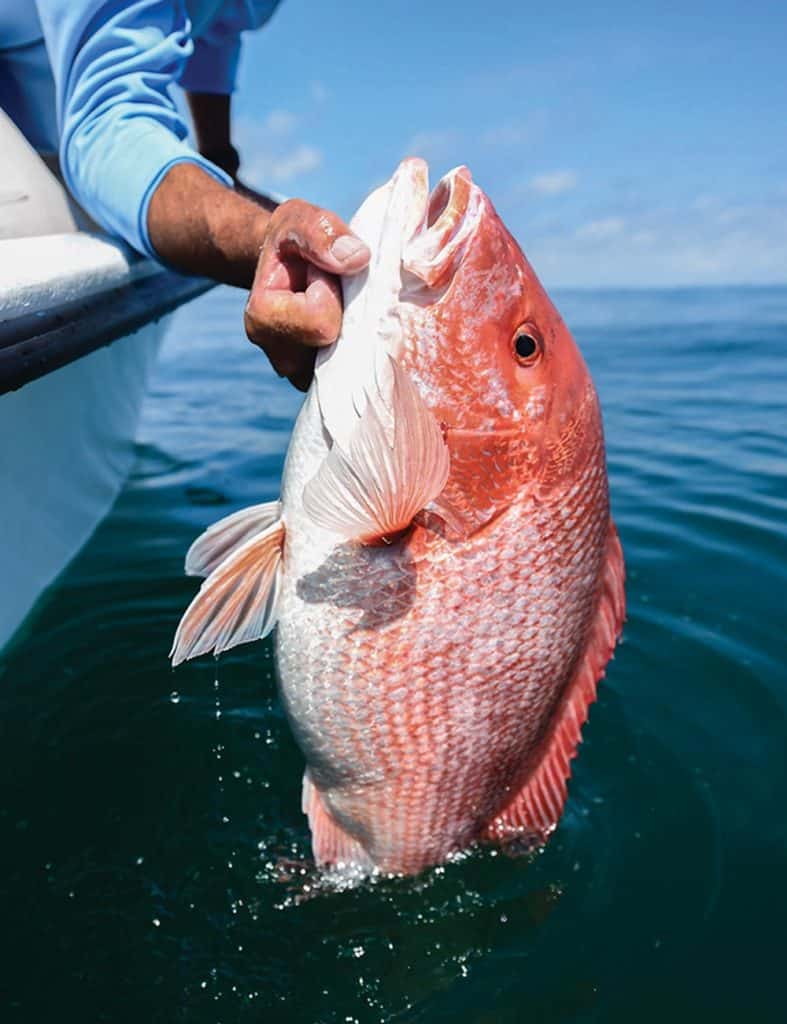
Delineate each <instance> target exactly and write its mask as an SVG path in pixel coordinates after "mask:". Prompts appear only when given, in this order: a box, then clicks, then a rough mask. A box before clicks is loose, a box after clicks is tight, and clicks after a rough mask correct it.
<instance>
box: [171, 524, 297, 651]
mask: <svg viewBox="0 0 787 1024" xmlns="http://www.w3.org/2000/svg"><path fill="white" fill-rule="evenodd" d="M283 543H284V524H283V523H282V522H281V520H280V519H277V520H276V521H275V522H274V523H271V525H270V526H269V527H268V528H267V529H265V530H263V531H262V533H258V534H256V535H255V536H253V537H251V538H250V539H249V540H246V541H245V542H244V543H242V544H241V545H240V547H237V548H236V549H235V550H234V551H233V552H232V554H231V555H229V557H227V558H225V559H224V561H223V562H221V564H220V565H219V566H218V567H217V568H216V569H214V570H213V572H212V573H211V574H210V576H208V578H207V579H206V580H205V582H204V583H203V584H202V586H201V587H200V589H199V592H198V593H197V596H196V597H195V598H194V600H193V601H192V602H191V604H190V605H189V606H188V608H187V609H186V611H185V614H184V615H183V618H182V619H181V620H180V625H179V626H178V629H177V632H176V633H175V639H174V641H173V644H172V650H171V652H170V657H171V658H172V664H173V665H179V664H180V663H181V662H182V661H186V660H187V659H188V658H196V657H197V656H198V655H200V654H207V653H208V652H210V651H212V652H213V653H214V654H220V653H221V652H222V651H226V650H228V649H229V648H230V647H236V646H237V645H238V644H247V643H251V642H252V641H253V640H259V639H260V638H261V637H264V636H267V634H268V633H270V631H271V630H272V629H273V627H274V625H275V624H276V600H277V596H278V589H279V578H280V572H281V568H280V567H281V552H282V545H283Z"/></svg>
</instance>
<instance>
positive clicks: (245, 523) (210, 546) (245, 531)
mask: <svg viewBox="0 0 787 1024" xmlns="http://www.w3.org/2000/svg"><path fill="white" fill-rule="evenodd" d="M280 515H281V502H279V501H268V502H266V503H265V504H264V505H251V506H250V507H249V508H242V509H241V510H240V511H239V512H233V513H232V515H231V516H225V517H224V518H223V519H219V521H218V522H217V523H214V524H213V525H212V526H209V527H208V528H207V530H206V531H205V532H204V533H202V534H200V536H199V537H197V539H196V540H195V541H194V543H193V544H192V545H191V547H190V548H189V550H188V553H187V554H186V575H187V576H210V574H211V573H212V572H213V570H214V569H216V568H217V567H218V566H219V565H220V564H221V563H222V562H223V561H224V559H225V558H229V556H230V555H231V554H233V552H235V551H237V550H238V548H239V547H240V546H241V545H242V544H245V543H246V541H247V540H248V539H249V538H250V537H254V536H255V534H258V533H262V531H263V530H267V529H268V527H269V526H271V524H273V523H275V522H276V520H277V519H278V518H279V516H280Z"/></svg>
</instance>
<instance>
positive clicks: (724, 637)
mask: <svg viewBox="0 0 787 1024" xmlns="http://www.w3.org/2000/svg"><path fill="white" fill-rule="evenodd" d="M556 298H557V302H558V305H559V306H560V308H561V310H562V312H563V313H564V316H565V318H566V319H567V321H568V322H569V324H570V326H571V327H572V329H573V330H574V333H575V335H576V337H577V340H578V341H579V343H580V346H581V347H582V349H583V351H584V353H585V356H586V359H587V361H588V363H589V365H590V367H591V370H592V371H593V374H594V377H595V380H596V384H597V387H598V389H599V392H600V395H601V399H602V404H603V407H604V414H605V423H606V433H607V448H608V456H609V466H610V478H611V489H612V500H613V510H614V515H615V518H616V520H617V523H618V526H619V529H620V534H621V537H622V541H623V545H624V549H625V552H626V557H627V563H628V573H629V581H628V602H629V613H628V621H627V624H626V629H625V638H624V642H623V644H622V645H621V646H620V647H619V649H618V653H617V656H616V658H615V660H614V661H613V663H612V664H611V666H610V669H609V672H608V675H607V679H606V680H605V681H604V683H603V684H602V686H601V688H600V693H599V700H598V703H597V704H596V705H595V706H594V708H593V710H592V714H591V718H590V722H589V724H588V726H587V727H586V729H585V733H584V736H585V740H584V743H583V745H582V748H581V751H580V756H579V758H578V760H577V761H575V762H574V777H573V780H572V782H571V786H570V795H569V800H568V805H567V809H566V813H565V816H564V818H563V820H562V823H561V825H560V827H559V829H558V831H557V832H556V834H555V835H554V837H553V838H552V840H551V842H550V843H549V844H548V845H547V847H546V848H545V850H544V851H543V852H542V853H540V854H537V855H535V856H533V857H531V858H526V857H510V856H503V855H497V856H496V855H495V854H494V852H492V851H489V850H487V851H485V852H478V853H475V854H473V855H471V856H469V857H467V858H465V859H463V860H461V861H460V862H458V863H454V864H451V865H448V866H446V867H444V868H438V869H435V870H432V871H430V872H427V873H426V874H424V875H423V876H421V877H419V878H417V879H397V880H386V881H380V882H377V883H375V884H371V883H367V884H364V885H361V886H360V887H357V888H354V889H349V890H347V891H336V890H335V889H334V890H331V889H326V888H325V887H324V886H321V884H320V883H319V880H317V879H315V878H314V877H313V876H312V875H311V874H309V873H308V869H307V868H306V867H304V863H305V862H306V861H307V858H308V855H309V840H308V833H307V825H306V820H305V818H304V817H303V816H302V814H301V812H300V782H301V773H302V767H303V765H302V760H301V757H300V754H299V752H298V750H297V748H296V747H295V745H294V743H293V740H292V738H291V736H290V734H289V731H288V728H287V725H286V723H285V721H284V719H283V717H282V713H281V710H280V708H279V705H278V703H277V698H276V691H275V682H274V677H273V666H272V661H271V653H270V646H269V644H268V643H267V642H263V643H260V644H256V645H253V646H250V647H245V648H241V649H239V650H236V651H234V652H231V653H230V654H228V655H226V656H224V657H222V658H221V660H220V661H219V662H218V663H216V662H214V661H213V660H211V659H202V660H200V661H198V662H196V663H190V664H188V665H186V666H184V667H182V668H181V669H179V670H178V671H176V672H174V673H173V672H172V671H171V670H170V668H169V666H168V662H167V652H168V650H169V644H170V641H171V638H172V634H173V631H174V629H175V626H176V624H177V621H178V618H179V615H180V613H181V612H182V610H183V609H184V608H185V606H186V604H187V602H188V600H189V599H190V596H191V594H192V593H193V590H194V582H193V581H190V580H187V579H185V578H184V577H183V575H182V560H183V555H184V553H185V551H186V548H187V547H188V545H189V543H190V541H191V540H192V539H193V537H194V536H195V535H196V534H197V533H198V532H199V531H200V530H201V529H203V528H204V527H205V526H206V525H207V524H209V523H210V522H212V521H213V520H215V519H217V518H219V517H220V516H222V515H224V514H226V513H228V512H229V511H232V510H233V509H236V508H239V507H241V506H243V505H246V504H250V503H253V502H259V501H263V500H266V499H271V498H273V497H275V496H276V494H277V488H278V481H279V475H280V471H281V467H282V461H283V456H284V452H285V448H286V445H287V442H288V437H289V433H290V429H291V426H292V422H293V417H294V416H295V413H296V411H297V408H298V405H299V402H300V396H298V395H297V394H296V393H295V392H294V391H292V390H290V389H289V388H288V386H287V385H285V384H283V383H282V382H280V381H278V380H277V378H276V377H275V376H274V375H273V374H272V372H271V371H270V370H269V369H268V367H267V364H266V363H265V360H264V358H263V357H262V356H261V355H260V354H259V353H258V352H257V351H256V350H254V349H253V348H252V347H251V346H249V345H248V344H247V343H246V342H245V340H244V339H243V337H242V332H241V327H240V324H241V310H242V301H243V296H242V295H241V294H240V293H238V292H233V291H230V290H217V291H215V292H214V293H212V294H211V295H208V296H206V297H204V298H202V299H200V300H198V301H197V302H195V303H194V304H193V305H191V306H190V307H189V308H187V309H185V310H182V311H180V312H179V313H178V314H177V316H176V317H175V319H174V321H173V324H172V327H171V329H170V331H169V335H168V338H167V341H166V344H165V348H164V351H163V354H162V358H161V361H160V363H159V366H158V368H157V370H156V372H155V377H154V380H153V382H152V388H151V392H150V396H149V399H148V401H147V404H146V406H145V408H144V412H143V419H142V423H141V426H140V432H139V439H138V445H137V452H138V458H137V462H136V468H135V470H134V472H133V475H132V477H131V478H130V480H129V481H128V484H127V486H126V487H125V489H124V491H123V493H122V495H121V496H120V499H119V500H118V502H117V504H116V506H115V508H114V510H113V511H112V513H111V515H110V516H109V517H108V519H107V520H106V521H105V522H104V523H103V524H102V525H101V526H100V528H99V529H98V531H97V532H96V534H95V535H94V537H93V538H92V540H91V541H90V543H89V544H88V545H87V547H86V548H85V549H84V551H83V552H82V553H81V554H80V555H79V557H78V558H77V559H76V560H75V562H74V563H73V564H72V565H71V567H70V568H69V569H68V570H67V571H66V573H65V574H64V575H63V577H62V578H61V579H60V580H59V581H58V583H57V584H56V585H55V586H54V587H53V588H52V590H51V592H50V593H49V594H48V595H47V598H46V600H45V601H43V602H42V604H41V605H40V607H39V608H38V609H37V611H36V612H35V614H34V615H33V617H32V618H31V619H30V620H29V621H28V623H27V625H26V627H25V628H24V630H23V632H22V633H21V635H20V636H19V637H18V639H17V640H16V642H15V643H14V644H13V645H12V647H11V648H10V649H9V650H7V651H6V652H5V654H4V655H3V656H2V660H0V737H1V739H2V742H0V894H1V895H0V909H1V911H2V923H1V925H0V928H1V929H2V931H1V932H0V934H2V943H1V946H2V948H1V950H0V1007H1V1009H0V1019H2V1021H3V1022H6V1021H8V1022H39V1021H41V1022H43V1021H46V1022H49V1021H53V1020H64V1021H72V1020H73V1021H80V1022H84V1024H94V1022H112V1024H123V1022H127V1021H128V1022H134V1024H141V1022H146V1024H148V1022H155V1024H157V1022H162V1024H163V1022H167V1024H176V1022H180V1021H183V1022H194V1024H202V1022H205V1024H207V1022H211V1024H234V1022H243V1024H245V1022H258V1021H259V1022H265V1024H278V1022H287V1024H290V1022H308V1024H334V1022H336V1024H339V1022H342V1024H366V1022H386V1024H387V1022H391V1024H393V1022H396V1024H411V1022H412V1024H415V1022H424V1024H438V1022H449V1021H450V1022H457V1024H465V1022H467V1024H470V1022H472V1024H514V1022H519V1021H525V1022H542V1021H543V1022H547V1021H548V1022H574V1021H583V1022H584V1021H598V1022H621V1024H623V1022H627V1024H628V1022H631V1021H638V1022H650V1021H665V1020H670V1021H692V1022H699V1021H708V1022H711V1021H713V1022H719V1021H733V1020H734V1021H740V1020H746V1021H756V1022H762V1021H777V1020H779V1021H781V1020H784V1019H785V1017H784V1014H785V1011H784V1005H783V1003H784V1000H783V994H782V990H783V976H784V956H785V952H786V951H787V933H786V930H785V929H786V927H787V926H786V925H785V911H786V910H787V821H786V820H785V819H786V814H785V809H786V808H787V668H785V647H786V646H787V612H786V611H785V605H786V603H787V599H786V596H785V595H786V594H787V525H785V524H786V521H787V479H786V475H787V441H785V428H786V427H787V289H726V290H721V289H718V290H680V291H648V292H598V293H590V292H568V293H562V294H558V295H557V296H556ZM56 514H57V510H56V509H53V515H56ZM304 872H306V873H305V874H304ZM306 886H308V889H306V888H305V887H306Z"/></svg>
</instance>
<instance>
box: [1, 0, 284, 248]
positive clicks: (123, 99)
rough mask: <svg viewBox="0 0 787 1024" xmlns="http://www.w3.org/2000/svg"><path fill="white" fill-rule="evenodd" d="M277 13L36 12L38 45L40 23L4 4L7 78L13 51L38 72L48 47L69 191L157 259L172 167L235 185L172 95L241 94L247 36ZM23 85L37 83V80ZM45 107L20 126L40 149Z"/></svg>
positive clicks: (44, 7) (57, 4)
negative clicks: (193, 140)
mask: <svg viewBox="0 0 787 1024" xmlns="http://www.w3.org/2000/svg"><path fill="white" fill-rule="evenodd" d="M277 3H278V0H187V2H184V0H108V2H107V0H103V2H102V0H37V9H38V16H39V18H40V29H39V30H38V38H36V37H35V36H36V33H35V19H32V20H31V16H30V11H29V10H27V11H24V12H21V13H19V14H18V15H17V13H16V11H15V10H14V8H19V7H20V6H23V5H20V0H0V68H1V67H2V64H3V49H4V48H6V47H7V48H9V49H8V50H7V55H8V56H9V58H14V59H17V60H18V59H19V58H20V55H21V57H22V58H24V59H25V60H27V61H28V62H29V63H31V62H32V63H34V62H35V61H36V60H37V61H38V62H39V63H40V61H42V60H43V59H44V57H43V50H42V44H41V36H43V40H44V42H45V44H46V54H47V55H48V60H49V64H50V65H51V69H52V74H53V76H54V85H55V93H54V103H55V106H56V112H57V123H58V126H59V133H60V142H59V151H60V163H61V167H62V170H63V175H64V177H65V179H66V183H67V185H68V187H69V189H70V190H71V192H72V193H73V195H74V196H75V198H76V199H77V200H78V201H79V202H80V203H81V204H82V206H84V208H85V209H86V210H87V211H88V212H89V213H90V214H91V216H92V217H93V218H94V219H95V220H97V221H98V222H99V223H100V224H102V225H103V226H104V227H105V228H107V230H108V231H110V232H112V233H114V234H117V235H120V236H121V237H122V238H124V239H126V241H128V242H129V243H130V244H131V245H133V246H134V247H135V248H136V249H139V250H140V251H141V252H144V253H146V254H148V255H150V256H155V255H156V254H155V252H154V250H153V248H152V245H151V243H150V238H149V236H148V231H147V209H148V203H149V201H150V198H151V196H152V194H153V192H154V191H155V189H156V186H157V185H158V184H159V182H160V181H161V179H162V177H163V176H164V175H165V174H166V172H167V171H168V170H169V169H170V168H171V167H172V166H173V165H174V164H176V163H181V162H184V161H186V162H190V163H195V164H198V165H200V166H201V167H203V168H204V169H205V170H206V171H207V172H208V173H210V174H212V175H214V177H216V178H218V179H219V180H221V181H224V182H226V183H227V184H230V183H231V181H230V179H229V177H228V176H227V175H226V174H225V173H224V172H223V171H221V170H220V169H219V168H218V167H216V166H215V165H214V164H212V163H210V161H208V160H206V159H205V158H204V157H202V156H200V155H199V154H198V153H196V152H195V151H194V150H193V149H192V148H191V147H190V146H189V144H188V142H187V141H186V136H187V133H188V129H187V127H186V124H185V123H184V121H183V118H182V117H181V115H180V113H179V111H178V109H177V107H176V106H175V104H174V102H173V100H172V98H171V96H170V94H169V87H170V86H171V85H172V84H173V83H175V82H177V83H179V84H180V85H182V86H183V87H184V88H186V89H189V90H191V91H194V92H213V93H229V92H231V91H232V89H233V87H234V84H235V73H236V70H237V64H238V56H239V52H240V36H241V32H243V31H245V30H247V29H253V28H257V27H259V26H260V25H262V24H263V23H264V22H265V21H267V20H268V18H269V17H270V16H271V14H272V13H273V11H274V9H275V7H276V5H277ZM31 36H32V37H33V38H31ZM25 78H27V79H28V80H30V81H31V82H32V81H33V76H32V75H29V74H28V73H25ZM22 85H24V82H23V83H22ZM0 89H3V77H2V74H0ZM3 91H8V90H5V89H3ZM17 92H18V93H19V92H20V90H19V89H17ZM37 99H38V107H37V108H36V106H35V103H33V104H32V112H31V100H30V97H26V102H25V109H24V110H23V111H21V114H22V115H24V117H23V118H22V120H23V121H24V119H26V120H27V124H25V123H21V124H20V127H22V129H23V131H25V133H26V134H27V135H28V137H29V138H31V141H33V142H34V144H40V140H37V139H36V138H34V137H31V136H35V135H36V129H38V133H37V134H38V135H39V136H40V135H41V134H43V132H42V124H43V122H44V121H45V120H46V118H47V117H48V115H49V112H47V111H45V110H44V109H43V107H44V106H45V105H46V102H47V99H46V97H45V96H44V94H43V92H42V93H41V94H40V96H39V97H38V98H37ZM11 101H12V104H11V109H7V108H6V107H5V104H6V100H5V99H4V97H3V95H2V92H0V105H3V106H4V108H5V109H7V113H8V114H9V115H10V116H11V117H14V118H15V111H14V109H13V95H12V96H11ZM49 102H51V101H49ZM36 111H37V112H38V113H39V114H40V123H39V124H38V125H37V124H36V117H35V115H36ZM15 119H16V120H17V123H20V119H18V118H15Z"/></svg>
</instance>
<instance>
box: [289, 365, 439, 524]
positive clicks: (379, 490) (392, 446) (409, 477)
mask: <svg viewBox="0 0 787 1024" xmlns="http://www.w3.org/2000/svg"><path fill="white" fill-rule="evenodd" d="M388 370H389V373H388V380H387V381H383V382H380V381H377V382H376V384H375V387H374V389H373V390H372V392H371V393H368V394H367V395H366V405H365V407H364V409H363V410H362V411H361V412H360V414H358V413H357V412H356V416H357V419H356V424H355V427H354V429H353V431H352V433H351V435H350V440H349V444H348V446H347V448H346V449H345V448H343V447H342V446H341V445H340V444H339V443H338V442H335V443H334V445H333V447H332V448H331V450H330V452H329V453H328V455H327V456H326V458H325V460H324V461H323V463H322V465H321V466H320V468H319V470H318V472H317V475H316V476H315V477H314V478H313V479H312V480H310V481H309V483H307V484H306V486H305V488H304V490H303V506H304V508H305V509H306V512H307V513H308V515H309V516H310V518H311V519H312V520H313V521H314V522H315V523H316V524H317V525H318V526H321V527H322V528H323V529H325V530H329V531H330V532H332V533H336V534H338V535H339V536H341V537H344V538H345V539H348V540H357V541H362V542H364V543H370V542H374V541H376V540H380V539H382V540H386V539H390V538H391V537H393V536H394V535H396V534H397V533H400V532H401V531H402V530H404V529H406V528H407V527H408V526H409V525H410V524H411V522H412V521H413V517H414V516H415V515H416V513H418V512H419V511H420V510H421V509H422V508H423V507H424V506H425V505H427V504H428V503H429V502H430V501H432V499H433V498H436V497H437V496H438V495H439V494H440V492H441V491H442V490H443V488H444V487H445V483H446V480H447V479H448V473H449V469H450V456H449V453H448V448H447V447H446V444H445V440H444V439H443V433H442V430H441V429H440V424H439V423H438V422H437V420H436V419H435V417H434V416H433V415H432V413H431V411H430V410H429V408H428V407H427V405H426V403H425V402H424V401H423V399H422V398H421V396H420V394H419V393H418V389H417V388H416V386H415V384H414V383H413V382H412V380H411V379H410V378H409V376H408V375H407V374H406V373H405V372H404V370H402V369H401V367H400V366H399V365H398V364H397V363H396V362H395V361H394V360H392V359H389V360H388ZM386 394H387V396H388V397H387V398H386V397H384V396H385V395H386Z"/></svg>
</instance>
